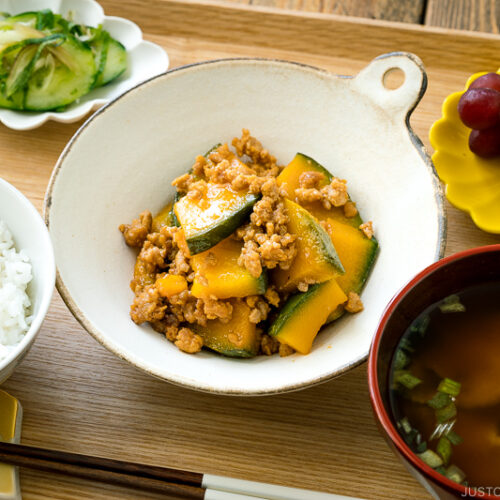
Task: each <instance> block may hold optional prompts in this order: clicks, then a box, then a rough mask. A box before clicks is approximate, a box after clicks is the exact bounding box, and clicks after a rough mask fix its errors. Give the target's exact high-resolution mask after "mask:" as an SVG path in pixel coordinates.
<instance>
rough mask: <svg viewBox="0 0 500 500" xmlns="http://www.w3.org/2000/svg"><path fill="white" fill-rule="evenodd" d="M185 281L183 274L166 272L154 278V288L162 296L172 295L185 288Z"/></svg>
mask: <svg viewBox="0 0 500 500" xmlns="http://www.w3.org/2000/svg"><path fill="white" fill-rule="evenodd" d="M187 287H188V285H187V281H186V278H184V276H176V275H174V274H167V275H165V276H163V277H162V278H158V279H157V280H156V288H157V289H158V292H159V293H160V295H161V296H162V297H168V298H170V297H173V296H174V295H178V294H179V293H181V292H183V291H184V290H187Z"/></svg>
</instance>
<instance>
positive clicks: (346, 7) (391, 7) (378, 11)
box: [227, 0, 426, 23]
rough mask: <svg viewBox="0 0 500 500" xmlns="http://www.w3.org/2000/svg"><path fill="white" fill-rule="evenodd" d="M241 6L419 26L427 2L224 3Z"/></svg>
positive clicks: (318, 0) (258, 0) (304, 0)
mask: <svg viewBox="0 0 500 500" xmlns="http://www.w3.org/2000/svg"><path fill="white" fill-rule="evenodd" d="M227 1H229V2H238V3H241V4H244V5H251V6H252V5H260V6H265V7H278V8H282V9H288V10H300V11H304V12H321V13H324V14H338V15H341V16H355V17H366V18H368V19H381V20H385V21H402V22H407V23H421V22H422V20H423V17H424V9H425V3H426V0H227Z"/></svg>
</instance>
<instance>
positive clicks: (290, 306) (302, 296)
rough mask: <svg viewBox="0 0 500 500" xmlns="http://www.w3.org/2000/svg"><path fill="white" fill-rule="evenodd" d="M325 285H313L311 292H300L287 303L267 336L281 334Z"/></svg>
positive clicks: (310, 288)
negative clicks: (288, 323)
mask: <svg viewBox="0 0 500 500" xmlns="http://www.w3.org/2000/svg"><path fill="white" fill-rule="evenodd" d="M325 283H328V282H325ZM325 283H318V284H316V285H312V286H310V287H309V290H307V292H298V293H295V294H294V295H292V296H291V297H290V298H289V299H288V300H287V301H286V304H285V305H284V306H283V307H282V308H281V310H280V312H279V314H278V316H277V317H276V319H275V320H274V321H273V323H272V325H271V326H270V328H269V330H268V332H267V334H268V335H269V336H271V337H276V335H278V334H279V333H280V331H281V330H282V329H283V327H284V326H285V325H286V324H287V322H288V321H289V320H290V319H291V318H292V317H293V316H294V315H295V314H297V313H298V312H300V310H301V309H302V307H304V305H306V304H307V303H308V302H309V300H311V299H312V298H313V297H314V296H316V295H317V294H318V293H319V292H320V291H321V287H322V286H324V285H325Z"/></svg>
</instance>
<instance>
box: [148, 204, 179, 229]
mask: <svg viewBox="0 0 500 500" xmlns="http://www.w3.org/2000/svg"><path fill="white" fill-rule="evenodd" d="M172 205H173V204H172V203H168V204H167V205H165V206H164V207H163V208H162V209H161V210H160V211H159V212H158V213H157V214H156V215H155V216H154V217H153V224H152V231H153V232H154V233H159V232H160V230H161V228H162V227H165V226H173V225H174V223H173V221H172Z"/></svg>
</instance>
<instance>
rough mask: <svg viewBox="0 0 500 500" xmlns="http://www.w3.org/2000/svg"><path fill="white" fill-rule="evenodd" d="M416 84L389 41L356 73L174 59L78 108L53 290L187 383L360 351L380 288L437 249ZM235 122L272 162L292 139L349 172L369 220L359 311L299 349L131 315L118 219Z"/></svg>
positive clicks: (220, 383) (65, 170) (398, 282)
mask: <svg viewBox="0 0 500 500" xmlns="http://www.w3.org/2000/svg"><path fill="white" fill-rule="evenodd" d="M391 68H400V69H401V70H402V71H403V72H404V73H405V75H406V80H405V83H404V84H403V85H402V86H401V87H400V88H398V89H397V90H387V89H386V88H385V87H384V85H383V78H384V75H385V74H386V72H387V71H388V70H390V69H391ZM425 84H426V77H425V73H424V71H423V68H422V65H421V63H420V61H419V60H418V58H416V57H415V56H412V55H410V54H389V55H386V56H383V57H381V58H378V59H375V60H374V61H373V62H372V63H371V64H370V65H368V66H367V67H366V68H365V69H364V70H363V71H361V72H360V73H359V74H358V75H357V76H356V77H354V78H346V77H338V76H335V75H332V74H329V73H327V72H325V71H322V70H320V69H317V68H313V67H310V66H304V65H300V64H295V63H289V62H284V61H273V60H255V59H233V60H220V61H212V62H206V63H200V64H196V65H191V66H186V67H183V68H178V69H175V70H172V71H170V72H168V73H166V74H164V75H161V76H159V77H157V78H154V79H152V80H150V81H148V82H146V83H144V84H142V85H140V86H138V87H137V88H135V89H133V90H131V91H130V92H128V93H127V94H125V95H123V96H121V97H120V98H119V99H117V100H115V101H114V102H112V103H111V104H109V105H108V106H106V107H104V108H103V109H101V110H99V111H98V112H97V113H95V114H94V115H93V117H91V118H90V119H89V120H88V121H87V123H86V124H85V125H84V126H83V127H82V128H81V129H80V130H79V131H78V133H77V134H76V135H75V137H74V138H73V139H72V140H71V142H70V143H69V144H68V146H67V147H66V149H65V150H64V152H63V153H62V155H61V157H60V159H59V161H58V163H57V166H56V168H55V170H54V173H53V175H52V179H51V182H50V185H49V188H48V191H47V195H46V206H45V218H46V222H47V224H48V226H49V231H50V234H51V236H52V239H53V241H54V248H55V254H56V259H57V263H58V279H57V285H58V289H59V291H60V293H61V295H62V296H63V298H64V300H65V301H66V303H67V305H68V306H69V308H70V309H71V311H72V312H73V314H74V315H75V316H76V318H77V319H78V320H79V321H80V322H81V324H82V325H83V326H84V327H85V328H86V329H87V330H88V331H89V332H90V333H91V334H92V335H93V336H94V337H95V338H96V339H97V340H98V341H99V342H100V343H101V344H103V345H104V346H106V347H107V348H108V349H109V350H111V351H112V352H114V353H115V354H116V355H118V356H120V357H121V358H123V359H126V360H127V361H129V362H130V363H132V364H134V365H135V366H137V367H138V368H140V369H142V370H144V371H146V372H148V373H150V374H152V375H154V376H156V377H160V378H162V379H164V380H168V381H170V382H174V383H176V384H181V385H184V386H188V387H191V388H194V389H199V390H203V391H209V392H215V393H225V394H245V395H250V394H270V393H277V392H284V391H289V390H295V389H299V388H302V387H305V386H308V385H312V384H316V383H319V382H322V381H325V380H327V379H330V378H332V377H334V376H337V375H339V374H341V373H343V372H345V371H346V370H348V369H350V368H352V367H354V366H356V365H358V364H359V363H361V362H362V361H363V360H364V359H365V358H366V356H367V354H368V350H369V347H370V342H371V340H372V336H373V334H374V331H375V328H376V326H377V323H378V320H379V318H380V316H381V314H382V311H383V310H384V308H385V305H386V304H387V302H388V301H389V299H390V298H391V297H392V295H393V294H394V293H395V292H396V291H397V290H398V289H399V287H400V286H402V285H403V284H404V283H406V282H407V281H408V280H409V279H410V278H411V277H412V276H413V275H414V274H415V273H416V272H417V271H418V270H420V269H422V268H424V267H425V266H427V265H428V264H430V263H431V262H433V261H435V260H436V259H438V258H439V257H440V256H441V255H442V251H443V247H444V233H445V219H444V215H443V200H442V193H441V189H440V185H439V182H438V181H437V178H436V175H435V172H434V169H433V168H432V164H431V162H430V160H429V157H428V156H427V154H426V153H425V151H424V150H423V146H422V144H421V142H420V141H419V140H418V139H417V138H416V137H415V136H414V134H413V133H412V132H411V130H410V129H409V126H408V117H409V114H410V113H411V111H412V110H413V108H414V107H415V106H416V104H417V103H418V101H419V100H420V98H421V96H422V94H423V92H424V91H425ZM242 127H246V128H249V129H250V131H251V132H252V134H253V135H255V136H256V137H257V138H259V139H260V140H261V141H262V142H263V144H264V145H265V147H267V148H268V149H270V151H271V152H272V153H273V154H275V155H276V157H277V158H278V160H279V162H280V163H283V164H286V163H287V162H289V161H290V160H291V159H292V158H293V156H294V155H295V153H296V152H297V151H300V152H303V153H305V154H307V155H310V156H311V157H313V158H315V159H316V160H317V161H319V162H320V163H321V164H323V165H324V166H325V167H327V168H328V169H329V170H330V171H331V172H332V173H333V174H335V175H337V176H339V177H341V178H344V179H347V180H348V187H349V192H350V193H351V196H352V198H353V199H354V200H355V201H356V202H357V204H358V207H359V209H360V212H361V214H362V215H363V216H364V218H366V219H368V220H373V221H374V227H375V233H376V236H377V239H378V241H379V242H380V247H381V252H380V254H379V257H378V260H377V262H376V265H375V267H374V270H373V272H372V275H371V277H370V279H369V280H368V283H367V286H366V288H365V290H364V292H363V295H362V297H363V301H364V304H365V310H364V311H363V312H362V313H360V314H356V315H346V316H345V317H343V318H342V319H341V320H339V321H338V322H335V323H334V324H332V325H331V326H328V327H326V328H324V330H323V331H322V332H321V333H320V334H319V336H318V337H317V339H316V341H315V343H314V346H313V351H312V353H311V354H309V355H308V356H301V355H299V354H295V355H293V356H290V357H287V358H279V357H278V356H273V357H265V356H259V357H256V358H254V359H251V360H237V359H228V358H225V357H222V356H219V355H217V354H213V353H210V352H201V353H199V354H197V355H194V356H190V355H186V354H184V353H182V352H180V351H179V350H178V349H177V348H176V347H175V346H174V345H173V344H171V343H170V342H168V341H167V340H165V339H164V338H163V337H162V335H160V334H158V333H155V332H154V331H153V330H152V329H151V328H150V327H149V326H137V325H136V324H134V323H133V322H132V321H131V320H130V318H129V307H130V304H131V302H132V299H133V295H132V292H131V291H130V288H129V282H130V279H131V277H132V271H133V266H134V260H135V253H134V252H133V251H132V250H131V249H129V248H127V247H126V245H125V244H124V242H123V238H122V236H121V234H120V232H119V231H118V229H117V228H118V225H119V224H120V223H123V222H128V221H130V220H132V218H134V217H136V216H137V214H138V213H139V212H141V211H142V210H144V209H146V208H147V209H149V210H151V211H152V212H155V211H157V210H159V209H160V208H161V207H162V206H163V205H164V204H165V203H166V202H167V201H168V200H169V199H171V198H172V196H173V188H172V186H171V182H172V179H174V178H175V177H177V176H178V175H180V174H182V173H184V172H186V171H187V170H188V169H189V167H190V166H191V165H192V162H193V159H194V157H195V156H196V155H197V154H199V153H200V152H203V151H207V150H208V149H209V148H210V147H211V146H212V145H213V144H216V143H218V142H224V141H230V140H231V138H232V137H233V136H235V135H239V134H240V131H241V128H242ZM68 228H70V230H68Z"/></svg>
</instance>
